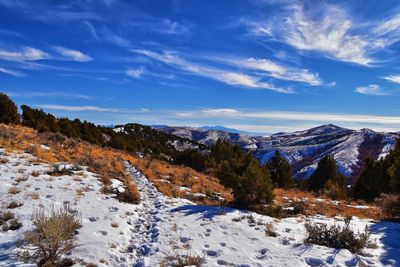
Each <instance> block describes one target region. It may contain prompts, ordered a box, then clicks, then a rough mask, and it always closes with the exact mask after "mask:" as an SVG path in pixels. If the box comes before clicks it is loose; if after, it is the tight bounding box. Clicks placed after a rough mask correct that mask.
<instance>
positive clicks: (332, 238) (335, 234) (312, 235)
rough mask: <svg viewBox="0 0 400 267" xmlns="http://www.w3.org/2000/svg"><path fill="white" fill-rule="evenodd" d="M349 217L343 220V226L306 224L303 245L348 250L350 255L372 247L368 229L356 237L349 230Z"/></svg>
mask: <svg viewBox="0 0 400 267" xmlns="http://www.w3.org/2000/svg"><path fill="white" fill-rule="evenodd" d="M350 222H351V217H347V218H346V219H345V224H344V226H340V225H337V224H335V225H332V226H328V225H327V224H318V223H314V224H313V223H310V222H307V223H306V224H305V225H304V226H305V228H306V231H307V238H306V239H305V240H304V243H305V244H315V245H320V246H326V247H330V248H337V249H342V248H345V249H348V250H349V251H350V252H352V253H357V254H359V253H361V252H362V250H363V249H364V248H365V247H369V246H372V242H371V241H370V235H371V233H370V231H369V229H368V227H366V228H365V231H364V232H362V233H359V234H358V235H356V234H355V233H354V232H353V230H351V229H350Z"/></svg>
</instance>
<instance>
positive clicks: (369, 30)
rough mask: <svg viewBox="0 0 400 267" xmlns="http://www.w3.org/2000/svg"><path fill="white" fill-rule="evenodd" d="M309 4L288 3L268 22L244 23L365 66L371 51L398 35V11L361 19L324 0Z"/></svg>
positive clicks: (276, 37)
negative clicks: (369, 19) (365, 21)
mask: <svg viewBox="0 0 400 267" xmlns="http://www.w3.org/2000/svg"><path fill="white" fill-rule="evenodd" d="M309 7H311V8H305V5H302V4H299V3H295V4H291V5H287V6H286V8H284V10H285V12H284V13H282V14H278V15H276V16H275V17H272V19H270V20H268V21H267V22H265V21H264V22H260V21H254V20H252V21H247V22H246V23H247V25H248V26H249V27H250V33H251V34H253V35H256V36H259V37H267V38H269V39H271V40H273V41H280V42H283V43H286V44H288V45H290V46H292V47H294V48H296V49H298V50H305V51H314V52H318V53H320V54H322V55H324V56H326V57H329V58H331V59H335V60H338V61H344V62H351V63H355V64H359V65H365V66H369V65H371V64H373V63H375V62H376V61H377V60H376V59H375V58H373V56H372V54H374V53H375V52H377V51H380V50H382V49H384V48H386V47H387V46H389V45H391V44H393V43H395V42H397V41H399V39H400V37H399V33H400V28H399V26H400V16H399V15H395V16H392V17H389V18H387V19H385V20H381V21H373V22H369V23H361V22H360V21H357V22H355V20H356V19H355V18H353V17H352V16H350V14H349V13H348V12H347V11H346V10H345V9H344V8H342V7H341V6H338V5H332V4H326V3H324V4H315V5H309Z"/></svg>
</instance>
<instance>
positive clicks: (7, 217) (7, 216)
mask: <svg viewBox="0 0 400 267" xmlns="http://www.w3.org/2000/svg"><path fill="white" fill-rule="evenodd" d="M0 226H1V230H2V231H8V230H11V231H15V230H18V229H19V228H21V227H22V223H21V222H20V221H19V220H18V218H15V215H14V213H12V212H11V211H2V212H1V213H0Z"/></svg>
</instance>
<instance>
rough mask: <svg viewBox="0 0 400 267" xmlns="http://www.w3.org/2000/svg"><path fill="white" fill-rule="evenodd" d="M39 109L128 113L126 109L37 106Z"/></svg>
mask: <svg viewBox="0 0 400 267" xmlns="http://www.w3.org/2000/svg"><path fill="white" fill-rule="evenodd" d="M37 107H40V108H44V109H50V110H63V111H95V112H112V113H120V112H126V110H125V109H118V108H102V107H97V106H64V105H37Z"/></svg>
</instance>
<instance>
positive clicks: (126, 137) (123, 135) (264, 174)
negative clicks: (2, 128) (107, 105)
mask: <svg viewBox="0 0 400 267" xmlns="http://www.w3.org/2000/svg"><path fill="white" fill-rule="evenodd" d="M21 109H22V115H20V114H19V113H18V109H17V107H16V105H15V104H14V103H13V102H12V100H10V99H9V98H8V97H7V96H6V95H4V94H0V122H2V123H6V124H10V123H11V124H22V125H24V126H27V127H31V128H34V129H37V130H38V131H39V132H53V133H60V134H63V135H65V136H67V137H70V138H79V139H81V140H84V141H87V142H89V143H92V144H96V145H100V146H108V147H112V148H115V149H120V150H124V151H127V152H131V153H132V152H142V153H144V154H145V155H149V156H151V157H153V158H159V159H163V160H167V161H169V162H170V163H173V164H178V165H185V166H188V167H191V168H193V169H196V170H198V171H200V172H205V173H210V174H213V175H215V176H216V177H217V178H219V180H220V182H221V184H223V185H224V186H226V187H228V188H231V189H232V191H233V195H234V198H235V201H234V203H233V204H234V205H235V206H237V207H247V208H248V207H254V206H259V205H263V204H269V203H271V202H272V200H273V193H272V191H273V189H274V188H276V187H281V188H295V187H296V188H300V189H302V190H308V191H312V192H315V193H316V194H326V195H328V196H330V197H332V198H334V199H343V198H356V199H364V200H367V201H372V200H374V199H375V198H376V197H379V196H380V195H381V194H382V193H397V194H399V193H400V142H397V145H396V147H395V149H394V150H392V151H391V152H390V153H389V155H388V156H386V157H385V158H384V159H379V160H372V159H367V160H366V162H365V164H364V168H363V170H362V172H361V174H360V176H359V177H358V179H357V180H356V183H355V184H354V186H353V187H349V185H348V183H347V182H348V180H347V178H346V177H345V176H343V175H342V174H340V173H339V171H338V167H337V165H336V162H335V159H334V158H333V157H332V156H329V155H327V156H325V157H323V158H322V159H321V160H320V161H319V162H318V165H317V168H316V170H315V171H314V172H313V174H312V175H311V177H310V178H309V179H305V180H303V181H296V180H295V179H294V177H293V176H292V170H291V166H290V164H289V163H288V162H287V160H286V159H285V158H284V157H282V155H281V154H280V153H279V151H276V152H275V154H274V155H273V157H272V158H271V159H270V160H269V161H268V162H267V163H266V164H261V163H260V162H259V161H258V160H257V159H256V158H255V157H254V156H253V155H252V154H250V153H246V152H244V151H243V150H241V148H240V147H239V146H237V145H233V144H231V143H230V142H229V141H226V140H218V141H217V142H216V143H215V144H214V145H212V146H210V147H205V146H204V145H200V144H198V143H196V142H193V141H190V140H189V139H185V138H181V137H177V136H174V135H170V134H167V133H164V132H161V131H157V130H155V129H152V128H151V127H149V126H144V125H140V124H133V123H132V124H127V125H124V126H121V129H122V130H121V131H115V130H114V129H111V128H108V127H104V126H98V125H95V124H94V123H91V122H87V121H81V120H79V119H74V120H70V119H68V118H56V117H55V116H53V115H52V114H49V113H45V112H44V111H43V110H41V109H34V108H31V107H28V106H26V105H23V106H21ZM174 141H178V142H181V143H182V144H183V143H185V142H189V143H192V145H193V146H194V147H197V148H193V149H187V150H183V151H180V150H178V149H177V148H176V147H175V146H174V145H173V142H174Z"/></svg>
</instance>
